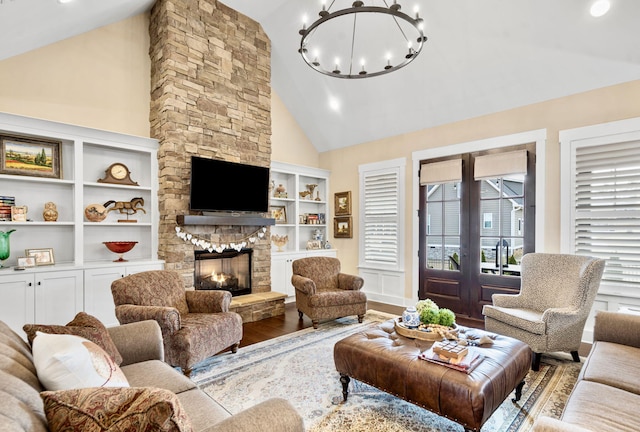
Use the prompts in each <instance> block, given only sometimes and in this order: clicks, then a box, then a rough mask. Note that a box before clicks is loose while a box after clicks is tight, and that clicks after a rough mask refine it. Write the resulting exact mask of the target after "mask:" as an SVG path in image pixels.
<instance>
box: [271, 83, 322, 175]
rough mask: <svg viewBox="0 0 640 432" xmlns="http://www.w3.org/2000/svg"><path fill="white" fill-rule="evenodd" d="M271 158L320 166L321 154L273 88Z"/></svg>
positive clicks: (296, 163) (297, 163)
mask: <svg viewBox="0 0 640 432" xmlns="http://www.w3.org/2000/svg"><path fill="white" fill-rule="evenodd" d="M271 119H272V124H271V160H272V161H278V162H287V163H290V164H295V165H304V166H310V167H318V166H320V155H319V153H318V151H317V150H316V148H315V147H314V146H313V144H312V143H311V141H309V138H307V136H306V135H305V134H304V132H303V131H302V129H301V128H300V126H299V125H298V123H297V122H296V121H295V119H294V118H293V116H292V115H291V113H290V112H289V110H287V108H286V107H285V106H284V103H283V102H282V100H281V99H280V97H279V96H278V95H277V94H276V92H275V91H274V90H273V89H271Z"/></svg>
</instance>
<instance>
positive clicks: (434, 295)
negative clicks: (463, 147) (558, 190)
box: [418, 144, 535, 320]
mask: <svg viewBox="0 0 640 432" xmlns="http://www.w3.org/2000/svg"><path fill="white" fill-rule="evenodd" d="M420 177H421V186H420V208H419V223H420V229H419V235H420V249H419V252H418V254H419V264H420V277H419V283H420V287H419V292H418V297H419V298H420V299H424V298H430V299H432V300H434V301H435V302H436V303H437V304H438V305H439V306H440V307H446V308H448V309H451V310H452V311H454V312H455V313H456V315H458V316H461V317H465V318H469V319H472V320H473V319H477V320H481V319H482V306H483V305H485V304H490V303H491V295H492V294H494V293H517V292H518V291H519V289H520V265H519V263H520V259H521V258H522V256H523V255H524V254H525V253H529V252H533V250H534V245H535V217H534V215H535V145H533V144H530V145H523V146H516V147H510V148H503V149H500V150H499V151H485V152H476V153H466V154H462V155H457V156H455V157H450V158H446V159H434V160H428V161H422V163H421V175H420Z"/></svg>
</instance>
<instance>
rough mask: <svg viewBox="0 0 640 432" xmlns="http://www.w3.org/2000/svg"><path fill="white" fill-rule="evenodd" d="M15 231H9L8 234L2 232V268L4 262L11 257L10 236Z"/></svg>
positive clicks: (0, 233)
mask: <svg viewBox="0 0 640 432" xmlns="http://www.w3.org/2000/svg"><path fill="white" fill-rule="evenodd" d="M14 231H15V230H9V231H7V232H4V231H0V267H2V261H4V260H6V259H7V258H9V255H11V249H10V248H9V235H10V234H11V233H12V232H14Z"/></svg>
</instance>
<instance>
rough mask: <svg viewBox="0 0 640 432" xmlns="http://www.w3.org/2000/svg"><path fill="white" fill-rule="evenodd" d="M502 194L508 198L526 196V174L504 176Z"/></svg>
mask: <svg viewBox="0 0 640 432" xmlns="http://www.w3.org/2000/svg"><path fill="white" fill-rule="evenodd" d="M502 194H503V196H504V197H506V198H516V197H522V196H524V174H514V175H510V176H509V177H504V178H502ZM520 205H522V203H520Z"/></svg>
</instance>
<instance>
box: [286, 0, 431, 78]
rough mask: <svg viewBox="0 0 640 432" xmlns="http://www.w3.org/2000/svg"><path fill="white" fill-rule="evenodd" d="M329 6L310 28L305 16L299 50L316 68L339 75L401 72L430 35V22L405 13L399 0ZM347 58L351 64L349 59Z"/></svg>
mask: <svg viewBox="0 0 640 432" xmlns="http://www.w3.org/2000/svg"><path fill="white" fill-rule="evenodd" d="M334 3H336V0H333V1H331V4H330V5H329V7H326V5H325V1H323V2H322V10H321V11H320V12H319V13H318V15H319V16H320V18H318V19H317V20H316V21H315V22H313V23H312V24H311V25H309V27H307V25H306V22H305V21H306V19H303V27H302V29H301V30H300V31H299V32H298V33H299V34H300V35H301V36H302V39H301V40H300V48H299V49H298V52H299V53H300V54H301V55H302V58H303V60H304V61H305V62H306V63H307V64H308V65H309V66H311V67H312V68H313V69H314V70H316V71H318V72H320V73H322V74H325V75H328V76H332V77H336V78H369V77H374V76H379V75H383V74H387V73H390V72H393V71H396V70H398V69H400V68H402V67H404V66H406V65H408V64H409V63H411V62H412V61H413V60H415V59H416V57H418V54H420V51H422V47H423V45H424V43H425V42H426V41H427V37H426V36H425V35H424V33H423V25H424V21H423V19H422V18H420V16H419V15H418V11H417V10H416V11H415V18H412V17H411V16H409V15H407V14H406V13H404V12H401V11H400V9H401V6H400V4H398V3H397V2H396V1H395V0H394V1H393V4H391V5H389V4H388V3H387V1H386V0H382V2H381V4H384V6H375V5H371V6H366V5H365V4H364V2H363V1H354V2H353V4H352V5H351V7H347V8H345V9H338V10H334V11H331V8H332V7H333V5H334ZM342 59H346V60H347V62H346V64H343V63H342V62H343V60H342Z"/></svg>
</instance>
